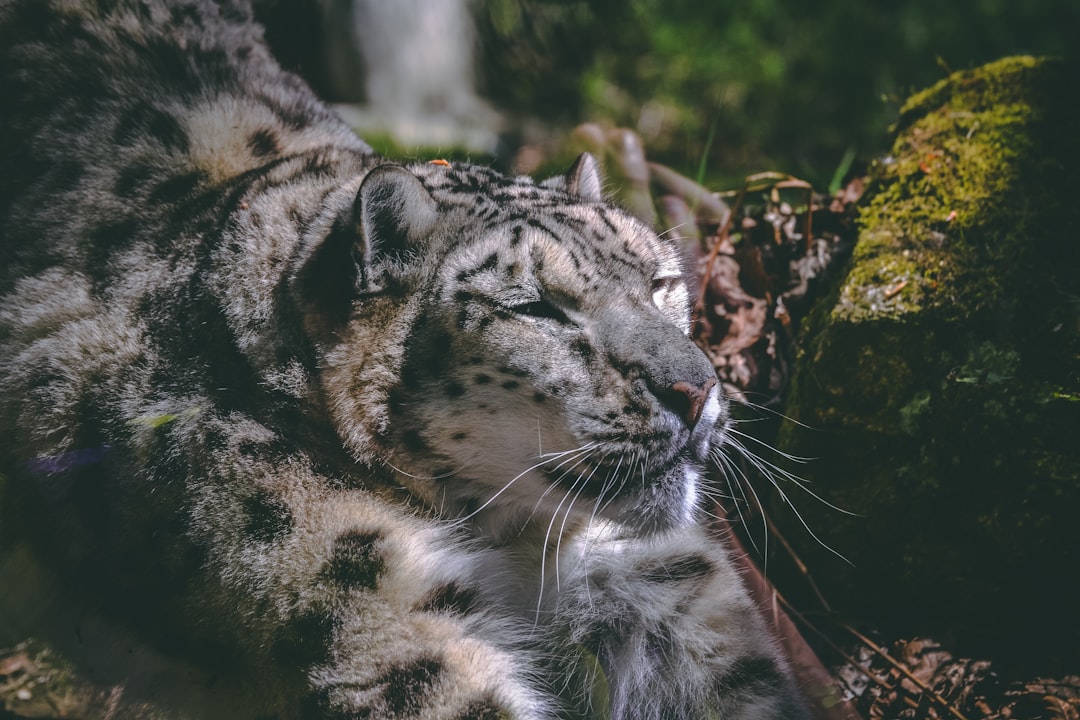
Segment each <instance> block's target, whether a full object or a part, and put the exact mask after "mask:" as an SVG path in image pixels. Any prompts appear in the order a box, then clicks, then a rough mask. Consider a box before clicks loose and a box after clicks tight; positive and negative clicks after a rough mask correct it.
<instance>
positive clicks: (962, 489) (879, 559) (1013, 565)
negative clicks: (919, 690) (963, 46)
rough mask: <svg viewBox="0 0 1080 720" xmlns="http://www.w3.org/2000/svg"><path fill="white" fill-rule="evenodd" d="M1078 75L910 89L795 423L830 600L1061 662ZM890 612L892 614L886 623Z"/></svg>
mask: <svg viewBox="0 0 1080 720" xmlns="http://www.w3.org/2000/svg"><path fill="white" fill-rule="evenodd" d="M1078 92H1080V74H1078V73H1077V72H1076V68H1075V67H1071V66H1069V65H1068V64H1067V63H1065V62H1063V61H1057V60H1038V59H1033V58H1026V57H1019V58H1009V59H1006V60H1001V61H998V62H996V63H993V64H990V65H987V66H984V67H982V68H978V69H976V70H971V71H965V72H958V73H955V74H953V75H951V76H950V77H948V78H947V79H945V80H942V81H941V82H939V83H938V84H937V85H935V86H933V87H932V88H930V89H928V90H926V91H924V92H921V93H918V94H916V95H914V96H913V97H911V99H910V100H909V101H908V102H907V103H906V104H905V106H904V107H903V109H902V111H901V115H900V120H899V123H898V126H897V128H896V132H897V137H896V141H895V144H894V146H893V149H892V154H891V156H889V157H886V158H884V159H882V160H881V161H880V162H879V163H878V166H877V167H876V168H874V171H873V173H872V178H871V182H870V186H869V188H868V192H867V196H866V199H864V205H863V209H862V212H861V215H860V219H859V224H860V232H859V240H858V244H857V245H856V247H855V250H854V254H853V257H852V260H851V264H850V266H849V268H848V272H847V275H846V278H844V279H843V281H842V282H841V283H840V284H839V287H838V288H837V289H836V290H835V292H834V293H833V295H832V297H830V298H828V299H826V300H824V301H822V302H821V303H819V305H818V306H817V307H816V308H815V310H814V311H813V312H812V314H811V315H810V317H808V318H807V321H806V322H805V324H804V326H803V328H802V333H801V334H802V337H803V338H804V341H803V347H802V351H801V354H800V357H799V359H798V361H797V368H796V371H795V376H794V382H793V385H792V387H791V391H790V394H789V396H788V402H787V406H786V409H785V412H786V413H787V414H788V415H789V416H790V417H792V418H793V419H794V420H796V421H798V422H799V423H802V424H803V425H805V426H806V427H804V426H803V425H800V424H796V423H794V422H789V423H787V424H786V425H785V426H784V427H783V428H782V430H781V434H780V440H779V444H780V447H781V449H782V450H784V451H786V452H789V453H794V454H796V455H802V456H812V457H814V458H817V459H816V460H815V461H812V462H810V463H809V464H807V465H805V466H803V467H800V468H798V469H797V470H796V472H798V473H799V474H800V475H802V476H803V477H806V478H807V479H808V480H811V481H813V488H814V490H815V491H816V492H819V493H821V494H822V495H823V496H824V497H825V498H827V499H828V500H829V501H830V502H833V503H835V504H836V505H838V506H839V507H842V508H844V509H845V510H848V511H850V512H852V513H855V514H856V515H854V516H849V515H843V514H840V513H838V512H836V511H835V510H832V509H830V508H828V507H825V506H824V505H823V504H821V503H817V502H816V501H814V500H813V499H812V498H809V497H805V496H804V497H802V498H801V502H799V503H798V507H799V509H800V511H801V512H802V514H803V516H804V517H805V518H806V520H807V522H808V524H809V526H810V527H811V528H812V529H813V531H814V532H815V533H816V534H817V535H818V536H819V537H820V538H821V539H822V541H824V542H825V543H827V544H828V545H829V546H831V547H832V548H835V549H836V550H837V551H838V552H840V553H842V554H843V555H845V556H846V557H847V558H848V559H850V560H851V562H852V563H853V565H847V564H845V563H843V562H842V561H839V560H837V559H836V558H835V556H833V555H831V554H830V553H829V552H827V551H826V550H824V549H823V548H821V547H820V546H818V545H817V544H816V543H815V541H814V540H813V538H811V537H810V536H809V535H808V533H807V532H806V531H805V530H803V529H802V528H801V527H800V526H799V525H798V521H797V520H795V518H794V517H793V515H792V514H791V513H790V512H775V513H773V518H774V521H777V522H780V523H781V524H782V525H783V526H784V527H783V531H784V532H785V534H786V535H787V537H788V539H790V540H792V541H795V542H796V544H797V545H798V546H799V549H800V551H801V552H802V553H803V559H804V560H806V562H807V565H809V566H810V568H811V575H812V576H813V578H814V580H815V581H816V582H817V583H818V585H819V586H821V587H822V590H823V592H824V594H825V596H826V597H828V598H829V599H830V601H832V603H833V605H834V609H837V610H839V612H840V613H841V614H842V615H844V616H846V617H848V618H850V619H853V620H856V621H858V620H865V621H868V623H870V624H873V625H876V626H878V627H879V628H881V629H883V630H884V631H885V632H887V633H888V632H893V633H909V634H915V633H919V634H931V635H933V636H935V637H940V638H942V639H948V640H949V641H954V642H955V647H956V648H957V650H958V651H960V652H965V653H969V654H974V655H975V656H981V657H990V658H993V659H994V660H995V662H996V664H997V666H998V667H999V668H1000V667H1002V666H1001V664H1000V663H1005V664H1006V665H1007V664H1010V663H1014V664H1015V665H1016V666H1017V667H1020V668H1024V669H1025V670H1026V669H1038V670H1040V671H1046V672H1052V673H1053V672H1061V671H1063V670H1064V671H1067V670H1068V669H1070V668H1071V669H1072V670H1073V671H1075V670H1076V668H1077V664H1076V663H1077V662H1078V660H1080V650H1078V648H1080V620H1078V619H1077V615H1076V613H1077V609H1078V608H1080V577H1078V570H1080V238H1078V237H1077V234H1078V231H1080V202H1078V201H1077V199H1076V196H1077V194H1078V192H1080V133H1078V132H1077V130H1078V129H1080V120H1078V118H1077V116H1076V115H1075V114H1074V112H1075V111H1074V109H1073V107H1074V106H1073V103H1074V98H1075V97H1076V96H1077V93H1078ZM882 626H884V627H882Z"/></svg>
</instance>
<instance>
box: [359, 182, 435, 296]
mask: <svg viewBox="0 0 1080 720" xmlns="http://www.w3.org/2000/svg"><path fill="white" fill-rule="evenodd" d="M354 208H355V210H356V214H357V217H358V219H359V225H360V232H361V235H362V237H361V239H360V246H359V257H358V260H359V262H360V266H361V267H360V270H361V274H362V276H364V275H367V276H366V277H362V280H363V281H364V282H362V283H361V285H362V286H363V285H367V284H370V283H371V282H372V281H376V282H377V278H374V277H373V276H371V275H370V273H371V271H372V269H373V268H375V267H378V266H379V265H381V264H383V263H385V262H386V261H388V260H390V261H392V260H394V259H397V258H399V257H401V256H402V255H403V254H404V253H406V252H408V251H409V250H410V249H411V248H413V247H414V246H415V245H416V244H417V243H418V242H419V241H420V240H422V239H423V238H425V237H427V236H428V235H429V234H430V233H431V231H432V230H433V229H434V228H435V223H436V221H437V220H438V214H439V210H438V205H437V204H436V202H435V198H433V197H431V193H429V192H428V190H427V188H425V187H424V185H423V183H421V182H420V179H419V178H417V177H416V176H415V175H413V174H412V173H411V172H409V171H408V170H406V169H405V168H403V167H400V166H398V165H380V166H379V167H377V168H375V169H374V170H372V171H371V172H370V173H368V176H367V177H365V178H364V181H363V182H362V183H361V184H360V191H359V192H358V193H357V195H356V203H355V205H354ZM368 289H369V290H371V289H373V288H368Z"/></svg>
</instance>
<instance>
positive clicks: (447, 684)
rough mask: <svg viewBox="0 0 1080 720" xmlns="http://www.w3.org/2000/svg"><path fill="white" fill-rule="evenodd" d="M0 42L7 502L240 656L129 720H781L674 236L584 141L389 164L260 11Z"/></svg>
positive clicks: (78, 12)
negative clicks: (522, 156)
mask: <svg viewBox="0 0 1080 720" xmlns="http://www.w3.org/2000/svg"><path fill="white" fill-rule="evenodd" d="M0 57H2V60H0V97H2V98H3V103H2V104H0V252H2V263H0V264H2V271H0V295H2V300H0V388H2V391H0V438H2V440H0V462H2V465H0V474H2V475H3V477H4V478H5V481H6V483H7V485H8V489H7V491H6V494H5V495H4V496H3V500H2V501H3V503H4V508H3V510H4V512H5V516H6V521H11V522H15V521H12V520H10V519H11V518H15V517H17V518H20V519H19V520H18V522H17V523H16V524H17V525H18V527H19V528H20V532H23V533H25V535H26V537H28V538H29V540H28V542H30V543H32V547H33V548H34V552H35V553H37V554H38V556H40V557H42V558H44V559H45V560H44V561H43V562H46V563H48V564H49V566H50V567H56V568H59V570H58V571H57V572H58V575H59V577H61V578H62V582H63V585H62V587H64V588H69V589H70V592H71V593H72V595H73V597H76V598H85V599H81V600H79V601H80V602H85V603H86V605H87V607H92V608H93V609H94V611H95V612H98V611H100V612H101V613H103V615H104V616H107V617H109V618H112V619H115V620H116V621H117V622H118V623H121V624H122V625H123V626H124V627H128V628H131V629H132V632H133V633H134V634H135V635H137V636H139V637H141V638H145V640H146V642H147V643H149V644H150V645H151V646H153V647H155V648H159V649H160V652H161V653H163V654H164V656H166V657H175V658H178V662H181V661H182V662H183V663H190V665H191V666H198V667H212V668H215V672H216V673H220V674H219V675H215V677H219V678H228V679H227V681H226V680H219V681H217V682H216V684H213V686H212V687H210V686H209V685H210V684H209V683H208V685H207V686H206V687H202V688H201V689H202V690H203V691H206V692H207V693H208V694H209V695H212V696H213V697H214V698H215V700H214V701H213V703H217V704H213V703H211V704H210V705H198V706H195V705H193V704H188V705H185V697H186V695H187V692H186V691H178V692H172V693H166V692H164V691H162V692H161V693H160V694H157V695H154V696H152V697H141V698H135V697H133V698H131V700H130V701H131V703H132V704H131V706H130V712H128V713H127V714H125V712H124V711H117V713H118V714H115V716H117V717H136V716H140V717H141V716H143V715H140V714H139V713H140V712H143V711H141V710H140V711H138V712H136V708H145V707H149V705H146V704H145V703H151V704H152V706H153V707H154V708H156V709H154V710H153V711H152V712H151V711H146V712H145V713H144V715H145V716H146V717H167V718H173V717H177V718H182V717H193V718H194V717H200V718H205V717H228V718H334V719H344V718H372V719H392V718H402V719H404V718H418V719H419V718H424V719H436V718H438V719H444V720H495V719H497V718H498V719H505V720H526V719H541V718H612V719H618V720H631V719H640V720H649V719H652V720H680V719H685V720H692V719H693V720H696V719H702V720H704V719H706V718H710V719H711V718H725V719H736V718H737V719H746V720H751V719H753V720H759V719H765V718H797V717H804V716H805V715H806V709H805V708H806V706H805V703H804V702H803V701H802V700H801V699H800V696H799V693H798V691H797V689H796V685H795V682H794V680H793V675H792V672H791V670H790V668H789V666H788V664H787V663H786V662H785V660H784V659H783V657H782V654H781V652H780V651H779V650H778V649H777V645H776V643H775V640H774V639H773V638H772V637H770V634H769V633H768V632H767V630H766V628H765V625H764V623H763V621H762V619H761V617H760V616H759V614H758V611H757V609H756V607H755V604H754V602H753V601H752V599H751V597H750V596H749V595H748V593H747V591H746V590H745V589H744V587H743V585H742V583H741V581H740V578H739V576H738V573H737V572H736V570H735V569H734V567H733V563H732V559H731V558H730V557H729V556H728V554H727V553H726V551H725V549H724V545H723V543H722V538H720V537H718V535H717V531H716V529H715V527H712V528H711V527H710V525H709V524H708V523H707V522H706V519H707V516H706V514H705V511H704V498H705V497H706V496H707V495H708V487H707V479H706V475H705V467H706V465H707V462H708V460H709V458H710V453H712V452H714V451H715V449H716V448H717V447H720V446H722V444H723V443H724V442H725V434H726V432H727V429H728V427H729V422H730V419H729V412H728V401H727V400H726V399H725V398H724V397H723V396H722V394H721V390H720V388H719V387H718V386H717V383H716V376H715V372H714V369H713V367H712V366H711V364H710V362H709V361H708V359H707V358H706V356H705V355H704V354H703V353H702V352H701V351H700V350H699V349H698V348H697V347H696V346H695V345H694V344H693V342H692V341H691V339H690V337H689V320H688V318H689V302H690V291H689V286H688V281H687V278H686V275H685V271H684V266H683V262H682V260H681V257H680V254H679V250H678V248H677V247H675V246H674V244H673V242H671V241H669V240H665V239H664V238H662V237H660V236H658V234H657V233H656V232H655V231H654V230H653V229H652V228H650V227H647V226H646V225H644V224H643V223H642V222H640V221H638V220H636V219H635V218H634V217H632V216H631V215H629V214H628V213H626V212H624V211H623V210H620V209H619V208H618V207H616V206H615V205H613V204H611V203H610V202H608V201H606V200H605V196H604V193H603V183H602V179H601V176H600V172H599V168H598V164H597V161H596V160H595V159H594V158H593V157H591V156H589V155H582V156H581V157H579V158H578V159H577V160H576V161H575V162H574V163H573V165H572V166H571V167H570V168H569V170H568V171H567V172H566V173H565V174H562V175H557V176H556V177H554V178H551V179H549V180H545V181H542V182H535V181H533V180H532V179H530V178H527V177H516V176H510V175H505V174H501V173H499V172H496V171H495V170H492V169H489V168H486V167H483V166H479V165H472V164H468V163H462V162H447V161H440V160H436V161H429V162H411V163H395V162H389V161H387V160H385V159H383V158H381V157H379V156H377V155H376V154H375V153H373V152H372V150H371V149H370V147H369V146H368V145H367V144H365V143H364V142H363V141H361V140H360V139H359V138H358V137H357V136H356V135H355V134H354V133H353V132H352V131H351V130H350V129H349V128H348V127H346V126H345V125H344V124H343V123H342V122H341V121H340V120H339V119H338V117H337V116H336V115H335V114H334V112H333V111H332V110H331V109H330V108H329V107H328V106H326V105H324V104H322V103H321V102H320V101H319V100H317V99H316V97H315V96H314V95H313V93H312V91H311V90H310V89H309V88H308V86H307V85H306V84H305V83H304V82H303V81H302V80H301V79H299V77H298V76H296V75H293V74H291V73H289V72H286V71H284V70H282V69H281V67H280V66H279V65H278V64H277V63H276V62H275V60H274V59H273V58H272V57H271V54H270V52H269V50H268V49H267V46H266V45H265V43H264V42H263V39H262V30H261V29H260V26H259V25H258V24H257V23H256V22H255V21H254V19H253V15H252V10H251V7H250V6H249V4H248V3H247V2H246V0H220V1H218V2H212V1H211V0H0ZM5 532H7V531H5ZM0 580H2V581H3V582H4V583H7V586H8V587H9V588H12V587H14V585H15V584H16V583H15V582H14V581H13V579H12V578H11V577H8V578H0ZM82 639H83V638H82V636H81V635H80V642H81V641H82ZM183 667H187V665H184V666H183ZM178 674H183V673H178ZM181 680H182V678H178V679H177V682H181ZM136 701H137V702H136ZM192 702H194V701H192ZM208 702H209V701H208ZM153 703H156V705H153ZM207 708H213V709H207Z"/></svg>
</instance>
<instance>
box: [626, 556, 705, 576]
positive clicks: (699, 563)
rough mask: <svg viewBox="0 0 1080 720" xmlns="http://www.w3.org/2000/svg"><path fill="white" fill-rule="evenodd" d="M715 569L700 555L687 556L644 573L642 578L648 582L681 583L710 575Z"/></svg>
mask: <svg viewBox="0 0 1080 720" xmlns="http://www.w3.org/2000/svg"><path fill="white" fill-rule="evenodd" d="M715 569H716V568H714V567H713V564H712V562H710V561H709V559H708V558H706V557H702V556H701V555H688V556H686V557H683V558H679V559H678V560H675V561H674V562H670V563H665V564H663V565H659V566H657V567H655V568H651V569H649V570H647V571H645V573H644V575H643V576H644V578H645V580H648V581H649V582H683V581H686V580H696V579H699V578H702V577H704V576H706V575H711V574H712V573H713V572H714V571H715Z"/></svg>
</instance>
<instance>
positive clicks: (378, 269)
mask: <svg viewBox="0 0 1080 720" xmlns="http://www.w3.org/2000/svg"><path fill="white" fill-rule="evenodd" d="M599 187H600V182H599V178H598V176H597V173H596V166H595V161H593V160H592V158H591V157H589V156H583V158H582V159H580V160H579V161H578V163H577V164H576V165H575V166H574V168H573V169H571V171H570V173H569V174H568V175H567V176H566V177H565V178H561V179H559V181H558V182H555V183H549V184H548V186H537V185H534V184H532V183H531V181H526V180H523V179H514V178H506V177H504V176H501V175H498V174H496V173H494V172H492V171H490V170H487V169H483V168H476V167H471V166H456V165H455V166H450V167H446V166H442V165H428V166H414V167H412V168H409V169H402V168H392V167H385V168H382V169H379V170H376V171H374V172H373V173H372V175H371V176H370V177H369V178H368V180H366V181H365V183H364V186H363V188H361V192H360V194H359V196H360V200H359V201H358V202H359V203H360V205H361V207H360V209H359V211H358V212H359V213H360V214H361V216H363V215H364V213H365V212H366V210H365V208H364V204H365V202H367V203H368V204H369V205H370V206H371V207H369V208H367V210H369V211H370V214H369V216H368V217H367V219H366V220H364V219H363V218H362V219H361V220H360V221H359V222H360V224H361V225H362V226H364V227H366V229H367V234H366V235H365V237H367V238H368V241H367V242H368V248H369V249H370V251H371V253H372V256H371V258H369V260H368V262H369V263H370V265H367V266H365V267H366V268H367V269H366V270H365V273H367V274H368V276H369V278H368V280H369V281H370V283H371V285H372V287H375V286H378V287H377V288H376V289H375V290H373V291H372V296H371V298H370V299H369V301H368V302H369V307H368V308H365V309H364V310H363V311H362V312H363V315H364V317H366V318H370V317H371V314H370V304H371V303H378V302H381V301H385V300H386V297H387V296H388V295H394V294H395V293H402V292H405V294H404V295H403V297H405V298H407V305H408V306H409V311H408V314H409V317H410V321H409V322H410V324H409V326H408V329H407V340H406V341H405V343H404V347H405V351H404V354H403V356H402V357H401V358H400V379H399V381H398V382H397V383H395V384H394V385H393V387H392V388H390V390H389V392H388V394H387V410H386V413H387V414H386V423H387V426H386V427H387V431H386V432H388V433H389V435H390V436H391V437H392V438H393V440H392V441H391V443H390V444H391V445H392V446H395V447H397V448H400V450H399V452H398V453H397V454H396V458H397V459H396V462H397V463H400V464H399V466H398V469H400V470H401V471H402V473H403V474H404V475H406V477H407V478H408V476H412V477H411V478H408V479H411V480H413V481H414V482H415V481H418V478H420V477H423V478H425V480H423V484H424V485H426V493H425V494H427V495H428V496H430V497H431V498H432V500H433V501H434V502H436V503H437V504H440V505H441V506H443V507H446V506H447V504H452V505H456V506H458V507H459V508H460V510H461V511H462V512H470V513H475V512H477V511H479V510H481V509H484V510H486V509H489V508H490V509H493V510H494V509H497V510H498V511H499V513H500V515H501V516H502V517H507V518H509V517H514V518H521V517H528V516H531V515H533V514H537V515H539V516H542V517H549V516H551V517H554V516H555V515H556V514H557V515H559V517H560V518H562V517H563V516H564V515H565V519H564V520H561V522H568V521H570V520H571V519H573V518H574V517H594V516H599V517H604V518H608V519H612V520H616V521H618V522H621V523H624V524H627V525H629V526H631V527H634V528H637V529H639V530H642V531H651V530H658V529H664V528H669V527H673V526H678V525H682V524H685V523H687V522H689V521H690V519H691V517H692V516H693V510H694V507H695V503H696V498H697V487H698V482H699V481H698V464H699V463H700V462H701V461H703V460H704V459H705V458H706V455H707V453H708V451H709V449H710V446H711V444H712V443H713V442H714V440H716V439H717V437H718V434H717V428H722V426H723V424H724V422H725V421H726V418H727V412H726V403H725V401H724V400H723V398H722V397H721V395H720V391H719V388H718V387H717V385H716V379H715V372H714V370H713V368H712V366H711V364H710V363H709V361H708V359H707V358H706V357H705V355H704V354H703V353H702V352H701V351H700V350H699V349H698V348H697V347H696V346H694V344H693V343H692V342H691V341H690V339H689V338H688V336H687V333H688V324H689V323H688V318H689V290H688V287H687V284H686V280H685V278H684V275H683V271H682V265H681V261H680V260H681V259H680V257H679V253H678V250H677V248H675V247H674V246H673V245H672V244H671V243H669V242H666V241H664V240H663V239H661V238H659V237H658V236H657V235H656V234H655V233H654V232H652V231H651V230H650V229H649V228H647V227H646V226H644V225H643V224H642V223H641V222H639V221H637V220H636V219H634V218H633V217H631V216H630V215H628V214H627V213H625V212H623V211H621V210H618V209H616V208H614V207H612V206H611V205H608V204H605V203H604V202H602V200H601V198H600V192H599ZM365 197H366V198H368V200H366V201H365ZM380 234H381V235H382V237H380ZM386 238H391V239H390V240H389V241H387V240H386ZM391 247H396V248H397V254H396V256H395V258H394V259H393V260H392V261H391V262H382V263H381V266H380V260H379V256H380V253H385V252H387V251H388V248H391ZM380 248H381V249H380ZM375 274H380V276H379V277H377V278H376V277H374V275H375ZM405 288H408V290H407V291H404V289H405ZM361 294H363V292H362V291H361ZM364 303H365V301H364V300H363V299H362V300H361V301H360V306H361V307H363V305H364ZM358 339H359V336H358ZM346 422H347V419H346Z"/></svg>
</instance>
